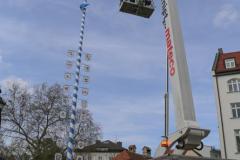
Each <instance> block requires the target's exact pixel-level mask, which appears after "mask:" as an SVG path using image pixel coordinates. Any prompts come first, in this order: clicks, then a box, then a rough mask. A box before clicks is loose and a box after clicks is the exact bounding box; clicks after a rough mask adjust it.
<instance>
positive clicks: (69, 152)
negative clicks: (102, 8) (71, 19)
mask: <svg viewBox="0 0 240 160" xmlns="http://www.w3.org/2000/svg"><path fill="white" fill-rule="evenodd" d="M88 5H89V4H88V2H87V0H84V2H83V3H82V4H81V5H80V10H81V11H82V20H81V30H80V41H79V48H78V55H77V59H76V73H75V84H74V87H73V95H72V107H71V112H70V114H71V116H70V127H69V137H68V146H67V160H73V148H74V145H75V140H74V137H75V121H76V107H77V99H78V90H79V81H80V66H81V57H82V54H83V49H82V47H83V36H84V28H85V19H86V11H87V6H88Z"/></svg>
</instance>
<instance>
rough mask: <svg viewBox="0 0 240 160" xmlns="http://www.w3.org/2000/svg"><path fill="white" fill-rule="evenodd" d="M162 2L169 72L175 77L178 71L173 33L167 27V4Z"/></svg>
mask: <svg viewBox="0 0 240 160" xmlns="http://www.w3.org/2000/svg"><path fill="white" fill-rule="evenodd" d="M161 2H162V15H163V22H162V23H163V26H164V28H165V37H166V42H167V55H168V63H169V72H170V75H171V76H174V74H175V72H176V69H175V61H174V58H173V44H172V39H171V32H170V28H169V27H168V26H167V22H166V19H167V17H168V11H167V2H166V0H161Z"/></svg>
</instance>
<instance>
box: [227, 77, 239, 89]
mask: <svg viewBox="0 0 240 160" xmlns="http://www.w3.org/2000/svg"><path fill="white" fill-rule="evenodd" d="M228 90H229V92H240V79H236V78H234V79H230V80H229V81H228Z"/></svg>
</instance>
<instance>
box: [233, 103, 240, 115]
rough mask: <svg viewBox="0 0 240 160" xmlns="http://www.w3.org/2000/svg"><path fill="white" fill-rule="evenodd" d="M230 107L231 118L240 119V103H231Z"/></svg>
mask: <svg viewBox="0 0 240 160" xmlns="http://www.w3.org/2000/svg"><path fill="white" fill-rule="evenodd" d="M231 106H232V116H233V118H240V103H232V104H231Z"/></svg>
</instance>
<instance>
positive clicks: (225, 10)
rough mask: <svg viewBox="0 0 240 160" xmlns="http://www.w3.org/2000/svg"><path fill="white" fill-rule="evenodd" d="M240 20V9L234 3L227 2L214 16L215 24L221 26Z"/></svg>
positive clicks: (224, 26)
mask: <svg viewBox="0 0 240 160" xmlns="http://www.w3.org/2000/svg"><path fill="white" fill-rule="evenodd" d="M239 20H240V12H239V9H238V8H236V7H235V6H233V5H232V4H225V5H223V6H222V7H221V9H220V11H219V12H218V13H217V15H216V16H215V18H214V21H213V23H214V25H215V26H216V27H219V28H226V27H228V26H230V25H232V24H236V23H238V22H239Z"/></svg>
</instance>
